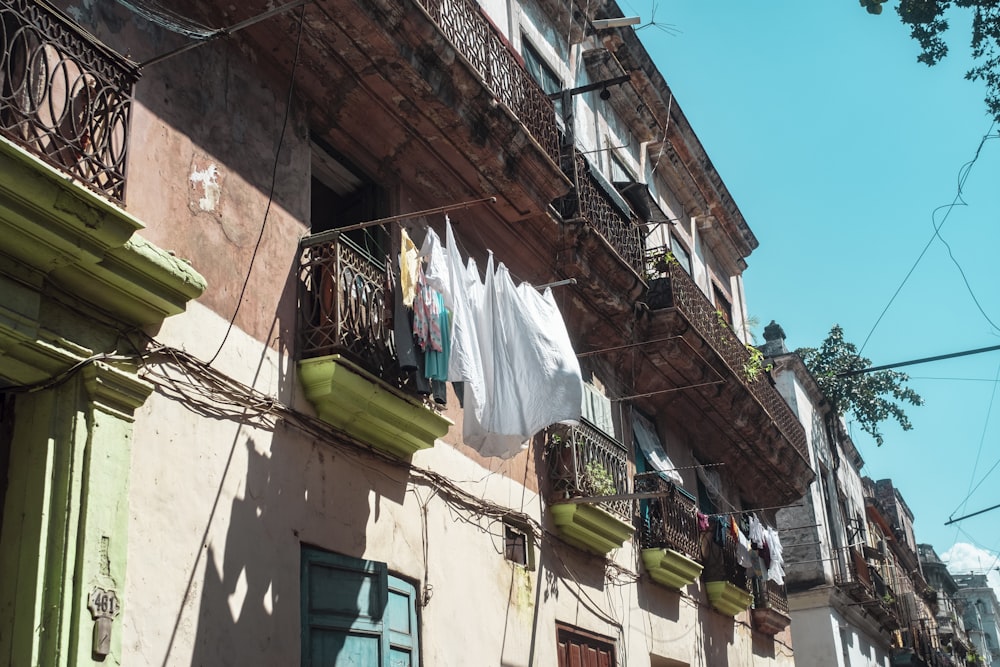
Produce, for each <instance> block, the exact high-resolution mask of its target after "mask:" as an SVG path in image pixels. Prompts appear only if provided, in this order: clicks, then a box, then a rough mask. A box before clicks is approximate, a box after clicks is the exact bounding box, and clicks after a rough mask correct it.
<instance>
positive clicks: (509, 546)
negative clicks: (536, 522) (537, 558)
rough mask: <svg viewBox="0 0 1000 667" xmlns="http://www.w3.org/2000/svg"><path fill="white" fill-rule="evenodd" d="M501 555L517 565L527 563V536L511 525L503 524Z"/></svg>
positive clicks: (525, 564)
mask: <svg viewBox="0 0 1000 667" xmlns="http://www.w3.org/2000/svg"><path fill="white" fill-rule="evenodd" d="M503 530H504V545H503V555H504V558H506V559H507V560H509V561H512V562H514V563H517V564H518V565H524V566H527V565H528V536H527V535H525V534H524V533H523V532H522V531H520V530H518V529H516V528H514V527H513V526H508V525H504V527H503Z"/></svg>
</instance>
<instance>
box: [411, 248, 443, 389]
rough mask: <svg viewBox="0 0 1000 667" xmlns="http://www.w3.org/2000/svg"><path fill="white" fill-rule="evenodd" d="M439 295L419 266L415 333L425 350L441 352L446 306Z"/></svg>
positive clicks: (414, 309)
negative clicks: (443, 314)
mask: <svg viewBox="0 0 1000 667" xmlns="http://www.w3.org/2000/svg"><path fill="white" fill-rule="evenodd" d="M439 296H440V294H439V293H438V292H437V291H436V290H435V289H434V288H433V287H431V286H430V285H428V284H427V278H426V276H425V275H424V270H423V268H422V267H421V268H419V269H418V271H417V290H416V295H415V297H414V299H413V335H414V336H415V337H416V339H417V343H418V344H419V345H420V348H421V349H422V350H424V351H425V352H427V351H431V350H433V351H435V352H441V351H442V350H443V349H444V348H443V345H444V335H443V332H442V329H441V311H442V310H444V307H443V304H442V303H441V301H440V300H439ZM442 379H443V378H442Z"/></svg>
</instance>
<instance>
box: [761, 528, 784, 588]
mask: <svg viewBox="0 0 1000 667" xmlns="http://www.w3.org/2000/svg"><path fill="white" fill-rule="evenodd" d="M766 539H767V545H768V547H769V549H770V551H771V567H769V568H768V570H767V576H768V577H769V578H770V579H771V580H772V581H774V582H775V583H776V584H778V585H781V586H783V585H784V583H785V567H784V565H785V559H784V558H782V556H781V540H779V539H778V531H776V530H775V529H774V528H771V527H770V526H768V528H767V533H766Z"/></svg>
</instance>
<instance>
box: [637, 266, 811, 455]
mask: <svg viewBox="0 0 1000 667" xmlns="http://www.w3.org/2000/svg"><path fill="white" fill-rule="evenodd" d="M666 250H667V249H666V248H656V249H651V250H650V251H649V252H648V253H647V257H649V258H650V261H649V265H648V267H647V275H651V276H654V278H653V279H652V280H651V282H650V288H649V289H650V294H649V299H650V301H651V303H650V306H653V307H654V308H659V307H665V306H673V307H676V308H677V310H679V311H681V313H683V315H684V317H685V318H686V319H687V320H688V322H690V323H691V326H692V327H694V329H695V330H696V331H697V332H698V334H699V335H700V336H701V337H702V338H703V339H704V340H706V341H707V342H708V344H709V345H711V346H712V348H713V349H714V350H715V351H716V352H717V353H718V354H719V356H720V357H721V358H722V359H723V361H725V363H726V365H727V366H729V368H730V370H732V372H733V374H734V375H735V376H736V377H737V378H739V379H740V381H741V382H742V383H743V384H744V385H745V386H746V388H747V389H748V390H749V391H750V393H751V394H753V396H754V398H756V399H757V401H758V402H759V403H760V404H761V406H763V408H764V410H766V411H767V414H768V415H769V416H770V417H771V419H772V421H774V423H775V424H777V426H778V428H779V429H780V430H781V432H782V434H783V435H784V436H785V438H786V439H787V440H788V442H790V443H791V444H792V446H793V447H794V448H795V449H796V450H797V451H798V452H799V453H800V454H802V456H803V457H805V458H806V459H808V458H809V453H808V450H807V448H806V433H805V430H804V429H803V428H802V424H801V423H800V422H799V420H798V419H797V418H796V416H795V414H794V413H793V412H792V410H791V408H789V407H788V403H786V402H785V399H783V398H782V397H781V394H779V393H778V391H777V390H776V389H775V388H774V386H772V385H771V382H770V381H769V379H768V377H767V374H766V373H765V372H763V370H762V369H760V368H758V367H757V365H756V362H755V361H754V360H753V359H752V357H751V354H750V351H749V350H748V349H747V347H746V345H745V344H744V343H743V342H742V341H741V340H740V339H739V338H737V337H736V334H735V333H733V331H732V329H730V328H729V325H728V324H726V322H725V320H724V319H722V317H720V316H719V315H718V313H717V311H716V308H715V307H714V306H713V305H712V304H711V303H710V302H709V301H708V299H707V298H705V294H704V293H703V292H702V291H701V289H700V288H699V287H698V285H696V284H695V282H694V280H692V278H691V276H689V275H688V273H687V271H685V270H684V269H683V268H682V267H681V266H680V264H679V263H678V262H671V261H663V257H664V254H665V252H666Z"/></svg>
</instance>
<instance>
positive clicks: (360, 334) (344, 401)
mask: <svg viewBox="0 0 1000 667" xmlns="http://www.w3.org/2000/svg"><path fill="white" fill-rule="evenodd" d="M301 246H302V255H301V258H300V269H299V339H300V340H299V359H300V361H299V372H300V375H301V378H302V382H303V385H304V386H305V390H306V396H307V398H308V399H309V400H310V402H312V404H313V405H314V406H315V407H316V411H317V413H318V414H319V416H320V418H321V419H323V420H324V421H326V422H328V423H329V424H331V425H333V426H335V427H337V428H339V429H342V430H344V431H346V432H347V433H348V434H349V435H351V436H353V437H355V438H357V439H358V440H361V441H362V442H365V443H368V444H372V445H374V446H376V447H378V448H380V449H382V450H383V451H386V452H389V453H391V454H393V455H394V456H397V457H399V458H407V457H409V456H410V455H412V454H413V453H414V452H416V451H418V450H420V449H425V448H428V447H432V446H433V445H434V441H435V439H437V438H439V437H441V436H443V435H444V434H445V433H447V432H448V427H449V426H450V425H451V421H450V420H449V419H447V418H445V417H443V416H441V415H439V414H437V413H436V412H435V411H434V410H433V409H429V408H427V407H425V405H424V404H423V402H422V401H421V399H420V398H419V397H418V396H417V394H416V388H415V387H414V386H413V385H412V383H411V381H410V378H409V376H408V374H406V373H403V372H402V370H401V369H400V365H399V361H398V359H397V357H396V350H395V344H394V341H393V332H392V328H391V327H390V326H389V325H388V322H389V317H388V314H389V313H390V312H391V307H392V294H391V293H390V292H388V290H387V289H386V285H387V281H386V275H385V262H384V261H382V262H379V261H377V260H376V259H375V258H373V257H371V256H370V255H369V254H367V253H366V252H365V251H364V250H362V249H361V248H359V247H358V246H356V245H355V244H354V243H352V242H351V241H350V239H348V238H347V237H344V236H338V237H334V238H333V239H332V240H330V237H329V236H318V235H317V236H316V237H314V238H306V239H303V241H302V244H301Z"/></svg>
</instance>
